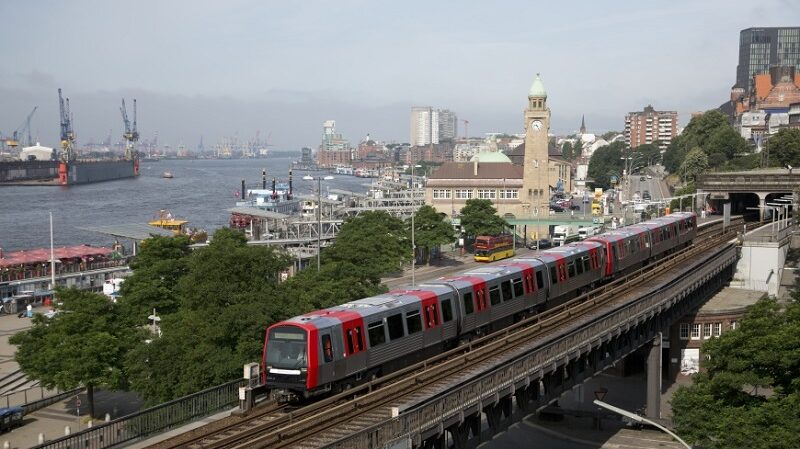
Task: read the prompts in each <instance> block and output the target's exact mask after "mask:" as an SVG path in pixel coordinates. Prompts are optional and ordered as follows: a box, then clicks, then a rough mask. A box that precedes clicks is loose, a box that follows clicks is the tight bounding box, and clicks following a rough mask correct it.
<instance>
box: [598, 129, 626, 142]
mask: <svg viewBox="0 0 800 449" xmlns="http://www.w3.org/2000/svg"><path fill="white" fill-rule="evenodd" d="M620 134H622V133H620V132H617V131H606V132H604V133H603V134H602V135H601V136H600V138H602V139H603V140H605V141H607V142H611V139H613V138H614V137H617V136H618V135H620Z"/></svg>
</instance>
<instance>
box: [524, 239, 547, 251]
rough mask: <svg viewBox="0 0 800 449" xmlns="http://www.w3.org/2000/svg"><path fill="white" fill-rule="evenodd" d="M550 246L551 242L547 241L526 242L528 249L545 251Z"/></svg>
mask: <svg viewBox="0 0 800 449" xmlns="http://www.w3.org/2000/svg"><path fill="white" fill-rule="evenodd" d="M552 246H553V242H551V241H550V240H549V239H539V240H538V241H537V240H532V241H530V242H528V248H529V249H547V248H552Z"/></svg>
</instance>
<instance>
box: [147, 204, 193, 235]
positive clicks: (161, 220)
mask: <svg viewBox="0 0 800 449" xmlns="http://www.w3.org/2000/svg"><path fill="white" fill-rule="evenodd" d="M187 223H189V222H188V221H187V220H180V219H178V218H175V217H173V216H172V213H171V212H170V211H168V210H166V209H161V210H160V211H158V215H157V216H156V218H155V219H154V220H150V221H149V222H147V224H149V225H150V226H155V227H158V228H163V229H167V230H169V231H172V232H173V233H174V234H175V235H179V234H183V233H184V230H185V229H184V228H185V227H186V224H187Z"/></svg>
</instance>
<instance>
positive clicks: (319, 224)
mask: <svg viewBox="0 0 800 449" xmlns="http://www.w3.org/2000/svg"><path fill="white" fill-rule="evenodd" d="M303 179H305V180H306V181H314V180H316V181H317V273H319V266H320V262H319V260H320V253H322V215H321V214H322V210H321V209H322V180H323V179H324V180H326V181H328V180H330V179H333V176H316V177H315V176H303Z"/></svg>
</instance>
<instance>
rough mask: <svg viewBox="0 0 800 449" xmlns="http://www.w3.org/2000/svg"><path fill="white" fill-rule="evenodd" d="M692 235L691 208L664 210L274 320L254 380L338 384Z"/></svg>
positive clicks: (507, 318)
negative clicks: (560, 243)
mask: <svg viewBox="0 0 800 449" xmlns="http://www.w3.org/2000/svg"><path fill="white" fill-rule="evenodd" d="M696 235H697V216H696V215H695V214H693V213H686V212H681V213H674V214H671V215H668V216H665V217H661V218H657V219H653V220H650V221H646V222H643V223H639V224H637V225H634V226H628V227H625V228H622V229H617V230H614V231H611V232H607V233H605V234H601V235H597V236H594V237H591V238H589V239H586V240H583V241H581V242H576V243H570V244H567V245H565V246H559V247H555V248H552V249H548V250H544V251H539V252H536V253H534V254H532V255H530V256H528V257H522V258H515V259H512V260H508V261H504V262H502V263H496V264H493V265H490V266H484V267H478V268H473V269H470V270H467V271H465V272H462V273H459V274H457V275H454V276H451V277H443V278H439V279H436V280H432V281H428V282H425V283H423V284H420V285H418V286H416V287H413V288H407V289H400V290H394V291H391V292H388V293H385V294H382V295H378V296H374V297H370V298H364V299H359V300H357V301H351V302H348V303H345V304H342V305H339V306H335V307H331V308H328V309H323V310H316V311H313V312H309V313H307V314H305V315H302V316H298V317H294V318H291V319H288V320H286V321H281V322H279V323H275V324H274V325H272V326H270V327H269V328H268V329H267V331H266V338H265V341H264V353H263V359H262V370H261V372H262V381H263V382H265V383H266V386H267V388H268V389H269V390H270V392H271V394H272V395H273V397H276V398H280V399H297V398H310V397H313V396H316V395H321V394H325V393H328V392H331V391H339V390H342V389H345V388H348V387H349V386H352V385H355V384H357V383H359V382H361V381H364V380H365V379H371V378H374V377H376V376H380V375H382V374H385V373H389V372H392V371H394V370H397V369H399V368H401V367H404V366H407V365H409V364H411V363H413V362H416V361H419V360H422V359H424V358H427V357H430V356H432V355H434V354H436V353H439V352H442V351H444V350H446V349H448V348H450V347H453V346H455V345H457V344H458V343H459V342H460V341H467V340H469V339H471V338H473V337H475V336H478V335H482V334H486V333H489V332H492V331H494V330H497V329H500V328H503V327H505V326H508V325H509V324H511V323H513V322H515V321H517V320H519V319H521V318H523V317H524V316H526V315H527V314H532V313H536V312H538V311H540V310H542V309H543V308H544V307H545V306H546V305H547V303H548V302H551V301H555V300H560V299H563V298H567V297H572V296H576V295H579V294H581V293H584V292H586V291H588V290H590V289H592V288H594V287H595V286H596V285H599V284H601V283H603V282H606V281H608V280H610V279H613V278H614V277H615V276H618V275H620V274H624V273H627V272H629V271H632V270H635V269H637V268H639V267H641V266H643V265H644V264H647V263H648V262H650V261H653V260H656V259H658V258H659V257H662V256H664V255H665V254H667V253H670V252H673V251H675V250H676V249H679V248H682V247H685V246H687V245H689V244H690V243H691V242H692V240H693V239H694V238H695V236H696Z"/></svg>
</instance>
